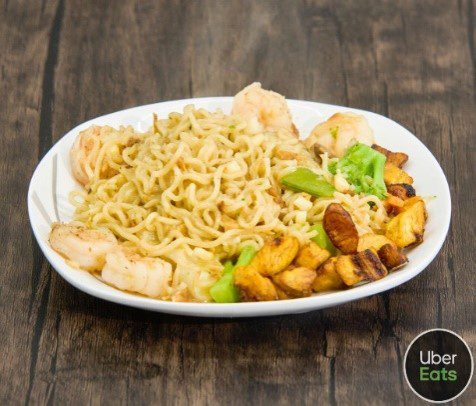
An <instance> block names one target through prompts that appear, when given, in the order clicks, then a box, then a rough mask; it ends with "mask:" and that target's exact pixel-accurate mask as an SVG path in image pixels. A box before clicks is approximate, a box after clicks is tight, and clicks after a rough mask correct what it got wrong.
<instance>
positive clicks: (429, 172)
mask: <svg viewBox="0 0 476 406" xmlns="http://www.w3.org/2000/svg"><path fill="white" fill-rule="evenodd" d="M231 102H232V98H231V97H211V98H197V99H186V100H175V101H168V102H163V103H156V104H150V105H146V106H140V107H134V108H131V109H127V110H122V111H118V112H116V113H111V114H107V115H105V116H102V117H98V118H95V119H93V120H90V121H87V122H85V123H83V124H81V125H79V126H77V127H76V128H74V129H72V130H71V131H69V132H68V133H67V134H66V135H65V136H64V137H63V138H61V139H60V140H59V141H58V142H57V143H56V144H55V145H54V146H53V147H52V148H51V149H50V150H49V151H48V153H47V154H46V155H45V157H44V158H43V159H42V160H41V162H40V163H39V165H38V167H37V168H36V170H35V172H34V174H33V177H32V179H31V182H30V187H29V190H28V212H29V216H30V222H31V226H32V228H33V232H34V234H35V237H36V239H37V241H38V244H39V245H40V248H41V250H42V251H43V253H44V254H45V256H46V258H47V259H48V261H49V262H50V263H51V265H52V266H53V268H54V269H55V270H56V271H57V272H58V273H59V274H60V275H61V276H62V277H63V278H64V279H66V280H67V281H68V282H69V283H71V284H72V285H73V286H75V287H77V288H78V289H80V290H82V291H83V292H86V293H89V294H90V295H93V296H96V297H99V298H101V299H105V300H109V301H111V302H115V303H121V304H124V305H128V306H133V307H138V308H142V309H147V310H153V311H159V312H164V313H172V314H181V315H190V316H203V317H250V316H271V315H278V314H289V313H302V312H307V311H311V310H316V309H322V308H324V307H330V306H336V305H339V304H341V303H345V302H349V301H351V300H356V299H360V298H363V297H366V296H370V295H373V294H376V293H379V292H383V291H385V290H388V289H391V288H394V287H395V286H398V285H400V284H402V283H404V282H406V281H408V280H409V279H411V278H413V277H415V276H416V275H418V274H419V273H420V272H421V271H422V270H423V269H425V268H426V267H427V266H428V264H429V263H430V262H431V261H432V260H433V259H434V258H435V256H436V255H437V253H438V251H439V250H440V248H441V246H442V244H443V242H444V240H445V237H446V234H447V232H448V227H449V224H450V216H451V198H450V192H449V187H448V183H447V181H446V178H445V175H444V173H443V171H442V169H441V167H440V165H439V164H438V162H437V161H436V159H435V157H434V156H433V155H432V154H431V152H430V151H429V150H428V149H427V148H426V147H425V146H424V145H423V144H422V143H421V142H420V141H419V140H418V139H417V138H416V137H415V136H414V135H413V134H411V133H410V132H409V131H408V130H406V129H405V128H403V127H402V126H401V125H399V124H397V123H396V122H394V121H392V120H390V119H388V118H386V117H383V116H381V115H378V114H375V113H371V112H367V111H362V110H356V109H350V108H347V107H341V106H333V105H329V104H322V103H314V102H309V101H301V100H288V105H289V108H290V109H291V112H292V115H293V118H294V122H295V124H296V126H297V127H298V129H299V132H300V134H301V135H304V136H307V134H309V132H310V131H311V130H312V128H313V127H314V126H315V125H316V124H317V123H318V122H321V121H323V120H325V119H327V118H328V117H329V116H331V115H332V114H334V113H336V112H339V111H354V112H356V113H359V114H363V115H364V116H365V117H366V118H367V120H368V121H369V124H370V126H371V127H372V129H373V130H374V133H375V136H376V139H377V143H378V144H379V145H381V146H383V147H385V148H388V149H390V150H393V151H402V152H405V153H407V154H408V155H409V157H410V158H409V162H408V163H407V165H406V168H405V170H406V171H408V172H409V173H410V174H411V176H412V177H413V178H414V180H415V183H414V186H415V189H416V190H417V191H418V194H419V195H422V196H424V197H429V196H435V197H434V198H432V199H430V200H429V201H428V203H427V209H428V223H427V225H426V232H425V236H424V241H423V243H422V244H420V245H419V246H417V247H415V248H414V249H411V250H409V252H408V258H409V263H408V264H407V265H406V266H405V267H404V268H402V269H401V270H398V271H395V272H392V273H390V274H389V275H388V276H387V277H385V278H383V279H381V280H379V281H375V282H370V283H367V284H364V285H360V286H357V287H354V288H351V289H348V290H344V291H338V292H337V291H336V292H330V293H321V294H316V295H314V296H311V297H307V298H302V299H292V300H281V301H273V302H255V303H232V304H231V303H230V304H218V303H180V302H166V301H163V300H157V299H151V298H146V297H142V296H138V295H134V294H131V293H127V292H122V291H120V290H117V289H114V288H112V287H111V286H108V285H106V284H105V283H103V282H101V281H100V280H99V279H97V278H96V277H94V276H93V275H91V274H89V273H88V272H86V271H82V270H78V269H75V268H72V267H70V266H69V265H68V264H67V263H66V262H65V261H64V259H63V258H62V257H61V256H60V255H58V254H57V253H56V252H55V251H53V250H52V249H51V247H50V246H49V244H48V233H49V231H50V226H51V223H52V222H54V221H62V222H67V221H69V220H70V219H71V217H72V213H73V207H72V206H71V205H70V204H69V202H68V198H67V196H68V193H69V192H70V191H71V190H72V189H75V188H79V185H78V183H77V182H76V181H75V180H74V179H73V176H72V174H71V170H70V165H69V149H70V148H71V145H72V144H73V141H74V139H75V137H76V136H77V134H78V133H79V131H81V130H84V129H85V128H87V127H89V126H90V125H92V124H97V125H110V126H111V127H118V126H120V125H132V126H133V127H134V128H135V129H136V130H138V131H145V130H147V129H148V128H149V127H150V126H151V123H152V113H157V114H158V115H159V117H166V116H167V115H168V114H169V113H171V112H173V111H178V112H180V111H182V109H183V108H184V107H185V106H186V105H187V104H194V105H195V106H196V107H197V108H198V107H200V108H205V109H207V110H216V109H217V108H220V109H222V110H223V111H225V112H229V111H230V110H231Z"/></svg>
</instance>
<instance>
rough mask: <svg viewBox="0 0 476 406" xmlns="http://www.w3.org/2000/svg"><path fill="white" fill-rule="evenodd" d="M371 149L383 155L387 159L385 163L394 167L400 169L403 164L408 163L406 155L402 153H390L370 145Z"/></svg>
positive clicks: (382, 148)
mask: <svg viewBox="0 0 476 406" xmlns="http://www.w3.org/2000/svg"><path fill="white" fill-rule="evenodd" d="M372 148H373V149H375V151H378V152H380V153H381V154H384V155H385V156H386V157H387V163H390V164H392V165H395V166H397V167H398V168H401V167H402V166H403V165H404V164H405V162H407V161H408V155H407V154H404V153H403V152H392V151H389V150H388V149H386V148H384V147H381V146H380V145H377V144H374V145H372Z"/></svg>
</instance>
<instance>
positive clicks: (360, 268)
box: [336, 249, 388, 286]
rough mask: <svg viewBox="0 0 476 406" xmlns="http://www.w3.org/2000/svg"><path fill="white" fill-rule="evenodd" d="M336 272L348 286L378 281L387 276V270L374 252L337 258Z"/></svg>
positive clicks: (369, 251)
mask: <svg viewBox="0 0 476 406" xmlns="http://www.w3.org/2000/svg"><path fill="white" fill-rule="evenodd" d="M336 271H337V273H338V274H339V276H340V277H341V278H342V280H343V281H344V283H345V284H346V285H347V286H352V285H355V284H356V283H359V282H361V281H376V280H378V279H381V278H383V277H384V276H386V275H387V273H388V272H387V268H385V265H384V264H382V262H381V261H380V259H379V257H378V256H377V254H376V253H375V251H373V250H370V249H368V250H365V251H362V252H358V253H357V254H354V255H341V256H339V257H337V261H336Z"/></svg>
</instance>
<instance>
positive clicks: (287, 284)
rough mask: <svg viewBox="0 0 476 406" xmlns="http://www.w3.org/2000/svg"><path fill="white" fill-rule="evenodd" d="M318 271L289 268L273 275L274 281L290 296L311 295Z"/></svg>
mask: <svg viewBox="0 0 476 406" xmlns="http://www.w3.org/2000/svg"><path fill="white" fill-rule="evenodd" d="M314 279H316V271H313V270H312V269H309V268H304V267H302V266H301V267H298V268H289V269H286V270H285V271H283V272H280V273H278V274H276V275H273V282H274V283H275V284H276V285H277V286H278V287H279V288H280V289H282V290H283V291H284V293H285V294H286V295H288V296H289V297H305V296H310V294H311V291H312V283H313V282H314Z"/></svg>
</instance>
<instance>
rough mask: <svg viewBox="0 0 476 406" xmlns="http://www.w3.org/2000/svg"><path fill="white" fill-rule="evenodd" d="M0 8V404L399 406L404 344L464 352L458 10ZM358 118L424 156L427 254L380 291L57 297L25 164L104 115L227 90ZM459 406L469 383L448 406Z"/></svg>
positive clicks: (466, 237) (473, 394)
mask: <svg viewBox="0 0 476 406" xmlns="http://www.w3.org/2000/svg"><path fill="white" fill-rule="evenodd" d="M0 7H1V11H0V47H1V48H0V49H2V58H1V59H0V94H1V95H2V97H0V128H1V135H0V169H1V173H2V176H1V177H0V188H1V189H0V191H1V193H0V208H1V217H0V232H1V235H2V236H3V241H4V245H3V249H2V250H0V261H1V262H0V263H1V264H2V269H1V272H0V332H1V333H0V350H1V354H2V357H1V362H0V404H21V403H26V404H29V403H33V404H43V403H48V404H50V403H51V404H84V403H93V404H100V403H104V404H151V403H156V404H157V403H158V404H179V405H182V404H199V405H201V404H230V405H234V404H290V403H293V404H316V403H322V404H331V405H336V404H356V403H357V404H361V403H363V404H396V403H404V404H417V403H421V402H420V401H419V400H418V399H417V398H416V396H415V395H414V394H413V393H412V392H411V391H410V389H409V388H408V386H407V385H406V383H405V382H404V378H403V374H402V358H403V355H404V353H405V350H406V347H407V345H408V344H409V343H410V341H411V340H412V339H413V338H414V337H415V336H416V335H417V334H418V333H419V332H421V331H422V330H424V329H427V328H432V327H438V326H440V327H445V328H449V329H453V330H455V331H456V332H458V333H459V334H461V335H462V336H463V337H464V338H465V339H466V340H467V342H468V343H469V345H470V346H471V347H472V348H476V334H475V325H476V319H475V314H476V312H475V310H476V306H475V296H476V290H475V278H474V274H475V271H474V269H473V268H474V266H473V264H474V263H475V254H474V251H475V250H474V246H475V240H474V235H475V232H476V229H475V228H476V227H475V224H476V223H475V220H474V201H475V198H476V196H475V186H476V185H475V181H474V167H475V163H474V157H475V151H474V148H475V138H474V127H475V124H476V123H475V118H474V117H475V114H474V113H475V111H476V110H475V107H476V64H475V58H476V56H475V34H474V18H475V10H474V7H473V3H472V2H471V1H467V0H466V1H465V0H460V1H456V0H454V1H453V0H451V1H444V0H436V1H428V0H425V1H418V2H414V1H411V0H405V1H403V0H402V1H377V0H375V1H371V0H359V1H350V0H349V1H338V2H334V1H332V0H327V1H253V2H251V1H244V2H242V1H219V0H217V1H137V2H134V1H121V2H114V3H111V2H109V1H105V0H97V1H92V0H91V1H79V0H78V1H70V0H59V1H53V0H51V1H43V2H39V1H38V2H27V1H16V0H9V1H8V0H3V1H2V3H1V6H0ZM255 80H259V81H261V82H262V83H263V85H264V86H265V87H270V88H272V89H274V90H276V91H278V92H281V93H283V94H285V95H286V96H287V97H290V98H297V99H308V100H316V101H317V100H318V101H322V102H328V103H334V104H344V105H349V106H352V107H357V108H362V109H367V110H372V111H375V112H377V113H380V114H384V115H386V116H389V117H390V118H392V119H394V120H396V121H398V122H400V123H401V124H402V125H404V126H405V127H407V128H408V129H410V130H411V131H412V132H414V133H415V134H417V136H418V137H419V138H420V139H421V140H422V141H423V142H424V143H425V144H426V145H427V146H428V147H429V149H430V150H431V151H432V152H433V153H434V155H435V156H436V158H437V159H438V160H439V161H440V163H441V165H442V167H443V169H444V171H445V173H446V174H447V177H448V181H449V183H450V187H451V193H452V199H453V216H452V225H451V229H450V234H449V237H448V239H447V242H446V243H445V245H444V248H443V250H442V252H441V253H440V254H439V255H438V257H437V258H436V259H435V261H434V262H433V263H432V264H431V265H430V266H429V267H428V269H427V270H426V271H425V272H423V273H422V274H421V275H420V276H419V277H417V278H415V279H414V280H412V281H410V282H408V283H407V284H405V285H403V286H401V287H399V288H396V289H394V290H392V291H390V292H387V293H383V294H380V295H376V296H373V297H371V298H368V299H364V300H360V301H358V302H354V303H349V304H346V305H343V306H340V307H338V308H333V309H327V310H323V311H317V312H313V313H309V314H303V315H299V316H285V317H272V318H265V319H246V320H237V321H234V320H207V319H194V318H181V317H173V316H167V315H161V314H154V313H149V312H145V311H140V310H135V309H130V308H125V307H121V306H118V305H114V304H111V303H107V302H104V301H101V300H98V299H95V298H92V297H90V296H87V295H86V294H83V293H81V292H79V291H77V290H76V289H74V288H72V287H71V286H69V285H68V284H67V283H66V282H65V281H63V280H62V279H61V278H60V277H59V276H57V274H56V273H54V272H53V271H52V269H51V267H50V266H49V265H48V263H47V262H46V260H45V259H44V257H43V256H42V254H41V252H40V251H39V248H38V246H37V245H36V243H35V242H34V240H33V237H32V236H31V232H30V228H29V223H28V219H27V212H26V191H27V187H28V182H29V179H30V176H31V174H32V172H33V170H34V167H35V166H36V164H37V162H38V160H39V158H41V157H42V156H43V155H44V153H45V152H46V151H47V150H48V149H49V147H50V146H51V145H52V143H53V142H55V141H56V140H57V139H58V138H60V137H61V135H62V134H64V133H65V132H66V131H67V130H69V129H70V128H72V127H74V126H75V125H77V124H78V123H80V122H82V121H84V120H86V119H89V118H92V117H94V116H97V115H101V114H104V113H107V112H112V111H115V110H118V109H122V108H126V107H131V106H135V105H140V104H145V103H151V102H155V101H160V100H168V99H179V98H186V97H191V96H215V95H232V94H234V93H235V92H236V91H238V90H239V89H241V88H242V87H243V86H244V85H246V84H248V83H250V82H252V81H255ZM475 401H476V388H475V385H474V384H473V385H472V386H470V387H469V388H468V390H467V391H466V393H465V394H464V395H463V396H462V397H461V398H460V399H459V400H458V401H457V403H461V404H471V403H473V404H474V403H475Z"/></svg>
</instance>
